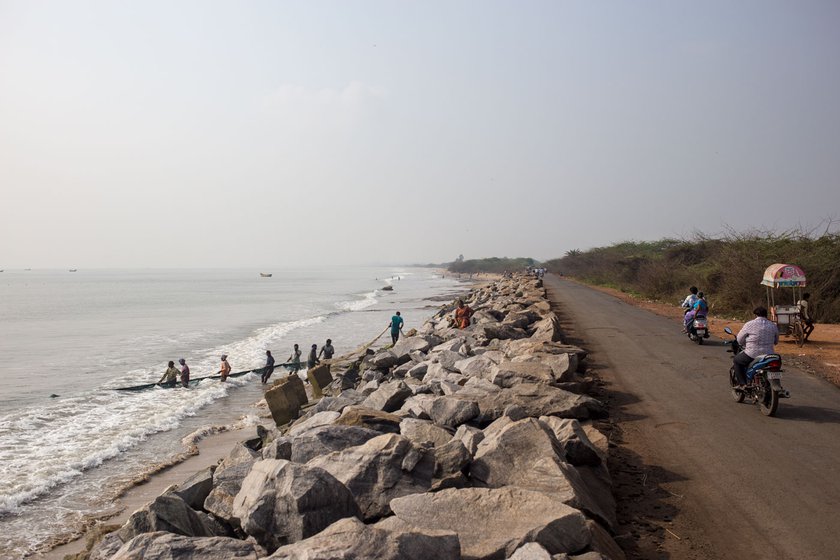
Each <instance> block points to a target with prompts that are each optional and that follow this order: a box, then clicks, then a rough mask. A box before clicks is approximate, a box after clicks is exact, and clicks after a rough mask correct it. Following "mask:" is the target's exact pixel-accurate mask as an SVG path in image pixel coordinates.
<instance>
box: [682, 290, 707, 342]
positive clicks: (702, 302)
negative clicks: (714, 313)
mask: <svg viewBox="0 0 840 560" xmlns="http://www.w3.org/2000/svg"><path fill="white" fill-rule="evenodd" d="M708 315H709V304H708V303H707V302H706V295H705V294H704V293H703V292H698V293H697V301H695V302H694V305H693V306H692V307H691V310H690V311H689V312H688V313H686V314H685V329H686V331H688V330H689V329H691V323H692V322H693V321H694V319H695V317H707V316H708ZM705 338H709V333H708V332H706V336H705Z"/></svg>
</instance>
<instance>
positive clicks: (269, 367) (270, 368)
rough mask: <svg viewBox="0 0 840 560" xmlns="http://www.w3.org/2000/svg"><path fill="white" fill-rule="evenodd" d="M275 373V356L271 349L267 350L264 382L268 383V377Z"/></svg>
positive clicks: (263, 374) (263, 375) (263, 373)
mask: <svg viewBox="0 0 840 560" xmlns="http://www.w3.org/2000/svg"><path fill="white" fill-rule="evenodd" d="M272 373H274V356H272V355H271V350H266V351H265V367H264V368H263V372H262V382H263V383H267V382H268V378H269V377H271V374H272Z"/></svg>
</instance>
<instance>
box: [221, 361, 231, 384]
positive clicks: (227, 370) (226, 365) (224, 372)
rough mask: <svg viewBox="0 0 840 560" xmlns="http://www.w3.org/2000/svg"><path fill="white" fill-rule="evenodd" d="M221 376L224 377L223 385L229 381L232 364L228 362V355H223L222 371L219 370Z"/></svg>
mask: <svg viewBox="0 0 840 560" xmlns="http://www.w3.org/2000/svg"><path fill="white" fill-rule="evenodd" d="M219 374H221V376H222V383H224V382H225V381H227V378H228V375H230V364H229V363H228V361H227V354H222V365H221V369H219Z"/></svg>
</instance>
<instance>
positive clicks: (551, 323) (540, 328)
mask: <svg viewBox="0 0 840 560" xmlns="http://www.w3.org/2000/svg"><path fill="white" fill-rule="evenodd" d="M560 338H561V331H560V319H558V318H557V315H555V314H554V313H548V314H547V315H545V318H544V319H543V320H542V321H540V322H538V323H537V324H536V325H534V333H533V334H532V335H531V340H533V341H537V342H543V341H544V342H559V341H560Z"/></svg>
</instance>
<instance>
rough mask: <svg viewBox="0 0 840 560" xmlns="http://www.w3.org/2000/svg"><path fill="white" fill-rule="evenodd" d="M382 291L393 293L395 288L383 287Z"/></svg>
mask: <svg viewBox="0 0 840 560" xmlns="http://www.w3.org/2000/svg"><path fill="white" fill-rule="evenodd" d="M382 290H383V291H386V292H393V291H394V287H393V286H382Z"/></svg>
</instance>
